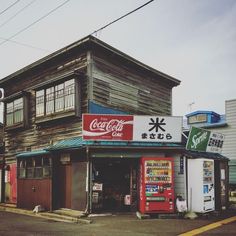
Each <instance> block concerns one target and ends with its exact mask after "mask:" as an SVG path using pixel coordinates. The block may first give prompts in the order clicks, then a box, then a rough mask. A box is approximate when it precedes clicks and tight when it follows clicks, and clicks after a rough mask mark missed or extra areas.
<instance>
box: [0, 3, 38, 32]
mask: <svg viewBox="0 0 236 236" xmlns="http://www.w3.org/2000/svg"><path fill="white" fill-rule="evenodd" d="M35 1H36V0H33V1H31V2H30V3H29V4H27V5H26V6H24V7H23V8H21V9H20V10H19V11H17V12H16V13H15V14H14V15H13V16H11V17H10V18H9V19H7V20H6V21H4V22H3V23H2V24H0V28H1V27H3V26H4V25H6V24H7V23H8V22H9V21H11V20H12V19H14V18H15V17H16V16H17V15H19V14H20V13H21V12H22V11H24V10H25V9H26V8H27V7H29V6H30V5H32V4H33V3H34V2H35Z"/></svg>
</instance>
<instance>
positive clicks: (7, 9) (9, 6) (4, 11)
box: [0, 0, 20, 15]
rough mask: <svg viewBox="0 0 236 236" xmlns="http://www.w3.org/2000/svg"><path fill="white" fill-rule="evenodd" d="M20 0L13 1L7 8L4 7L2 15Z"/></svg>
mask: <svg viewBox="0 0 236 236" xmlns="http://www.w3.org/2000/svg"><path fill="white" fill-rule="evenodd" d="M19 1H20V0H17V1H15V2H14V3H12V4H11V5H10V6H9V7H7V8H6V9H4V10H3V11H1V12H0V15H2V14H3V13H4V12H6V11H7V10H8V9H10V8H11V7H13V6H14V5H16V4H17V3H18V2H19Z"/></svg>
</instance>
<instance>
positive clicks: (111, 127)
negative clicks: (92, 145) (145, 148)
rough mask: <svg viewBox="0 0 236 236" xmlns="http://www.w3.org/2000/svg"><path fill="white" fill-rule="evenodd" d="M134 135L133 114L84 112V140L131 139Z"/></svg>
mask: <svg viewBox="0 0 236 236" xmlns="http://www.w3.org/2000/svg"><path fill="white" fill-rule="evenodd" d="M132 136H133V116H128V115H93V114H83V139H84V140H114V141H119V140H120V141H125V140H126V141H129V140H132Z"/></svg>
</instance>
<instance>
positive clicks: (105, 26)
mask: <svg viewBox="0 0 236 236" xmlns="http://www.w3.org/2000/svg"><path fill="white" fill-rule="evenodd" d="M153 1H154V0H150V1H148V2H146V3H145V4H143V5H142V6H140V7H138V8H136V9H134V10H133V11H130V12H128V13H126V14H125V15H123V16H121V17H119V18H118V19H116V20H114V21H112V22H110V23H108V24H106V25H104V26H103V27H101V28H99V29H98V30H95V31H94V32H93V33H91V35H93V34H96V33H97V32H99V31H101V30H103V29H105V28H107V27H108V26H110V25H112V24H114V23H115V22H117V21H119V20H121V19H122V18H124V17H126V16H128V15H130V14H132V13H134V12H135V11H138V10H139V9H141V8H143V7H145V6H146V5H148V4H150V3H151V2H153ZM0 45H1V44H0Z"/></svg>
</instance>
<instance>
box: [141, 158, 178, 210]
mask: <svg viewBox="0 0 236 236" xmlns="http://www.w3.org/2000/svg"><path fill="white" fill-rule="evenodd" d="M173 167H174V165H173V158H171V157H169V158H167V157H163V158H161V157H153V158H152V157H142V158H141V163H140V186H139V190H140V201H139V208H140V212H141V213H171V212H173V211H174V182H173V174H174V172H173V169H174V168H173Z"/></svg>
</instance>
